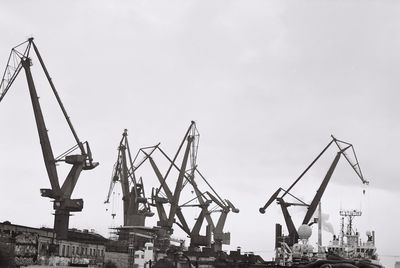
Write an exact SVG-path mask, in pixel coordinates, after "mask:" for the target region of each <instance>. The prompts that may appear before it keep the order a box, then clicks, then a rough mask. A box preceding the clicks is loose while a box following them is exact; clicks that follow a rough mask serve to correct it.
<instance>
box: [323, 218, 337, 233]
mask: <svg viewBox="0 0 400 268" xmlns="http://www.w3.org/2000/svg"><path fill="white" fill-rule="evenodd" d="M321 223H322V229H323V230H324V231H327V232H329V233H331V234H333V235H334V234H335V230H334V229H333V225H332V223H330V222H329V214H327V213H321Z"/></svg>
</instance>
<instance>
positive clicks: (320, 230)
mask: <svg viewBox="0 0 400 268" xmlns="http://www.w3.org/2000/svg"><path fill="white" fill-rule="evenodd" d="M318 252H319V253H321V252H322V212H321V202H319V205H318Z"/></svg>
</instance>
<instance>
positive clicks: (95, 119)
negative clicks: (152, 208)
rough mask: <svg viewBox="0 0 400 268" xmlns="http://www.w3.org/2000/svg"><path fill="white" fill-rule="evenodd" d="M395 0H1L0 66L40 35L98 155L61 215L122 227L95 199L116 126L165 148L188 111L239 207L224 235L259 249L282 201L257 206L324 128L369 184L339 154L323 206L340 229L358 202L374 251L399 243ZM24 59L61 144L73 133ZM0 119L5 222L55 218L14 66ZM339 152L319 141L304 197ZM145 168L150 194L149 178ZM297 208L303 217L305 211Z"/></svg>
mask: <svg viewBox="0 0 400 268" xmlns="http://www.w3.org/2000/svg"><path fill="white" fill-rule="evenodd" d="M399 12H400V3H399V2H398V1H383V0H379V1H370V0H366V1H355V0H349V1H340V0H336V1H334V0H324V1H321V0H318V1H302V0H300V1H98V0H96V1H57V3H56V2H54V1H1V3H0V32H1V33H2V34H1V41H0V66H1V69H3V68H5V65H6V61H7V57H8V55H9V52H10V49H11V48H12V47H13V46H15V45H16V44H18V43H20V42H22V41H24V40H25V39H26V38H28V37H31V36H33V37H35V42H36V44H37V46H38V48H39V50H40V51H41V53H42V57H43V58H44V60H45V62H46V64H47V67H48V69H49V71H50V74H51V76H52V78H53V81H54V83H55V84H56V87H57V89H58V92H59V94H60V96H61V98H62V100H63V102H64V105H65V106H66V108H67V111H68V113H69V115H70V117H71V119H72V122H73V124H74V126H75V128H76V130H77V132H78V135H79V136H80V138H81V139H82V140H88V141H89V142H90V145H91V148H92V151H93V155H94V158H95V160H96V161H99V162H100V166H99V167H98V168H96V169H95V170H93V171H87V172H84V173H82V175H81V177H80V180H79V182H78V185H77V187H76V190H75V192H74V195H73V196H74V197H76V198H84V201H85V207H84V210H83V212H81V213H76V215H75V216H74V217H72V218H71V222H70V227H78V228H89V229H91V228H94V229H96V230H97V231H99V232H100V233H102V234H104V235H107V228H108V227H109V226H110V225H111V224H119V223H116V222H115V221H114V223H113V222H112V220H111V217H110V213H109V211H106V207H105V206H104V205H103V201H104V200H105V196H106V193H107V191H108V185H109V181H110V176H111V170H112V166H113V164H114V161H115V159H116V153H117V151H116V149H117V145H118V142H119V140H120V137H121V134H122V131H123V129H124V128H127V129H128V130H129V138H130V144H131V146H132V147H133V148H132V149H137V148H139V147H141V146H147V145H153V144H156V143H158V142H161V144H162V146H163V147H164V148H165V149H166V151H167V152H169V153H170V154H173V153H174V150H175V149H176V147H177V146H178V144H179V142H180V140H181V138H182V136H183V134H184V132H185V130H186V128H187V127H188V126H189V124H190V120H195V121H196V122H197V126H198V129H199V131H200V134H201V140H200V148H199V158H198V164H199V167H200V168H201V170H202V172H203V173H205V174H206V176H207V178H209V180H210V181H211V183H212V184H213V185H214V186H215V188H216V189H217V190H218V192H219V193H220V194H221V195H222V196H223V197H225V198H228V199H230V200H231V201H232V202H233V203H234V204H235V205H236V206H238V207H239V208H240V209H241V212H240V213H239V214H235V215H229V217H228V221H227V224H226V229H227V230H229V231H231V233H232V247H233V248H235V247H236V246H242V247H243V249H244V250H245V251H256V252H257V253H260V254H262V255H264V256H268V258H269V254H270V252H268V251H271V250H273V239H272V238H273V233H274V224H275V222H282V223H283V219H282V216H281V213H280V211H279V208H278V206H276V205H272V206H271V207H270V208H269V209H268V210H267V213H266V214H264V215H261V214H259V213H258V208H259V207H260V206H262V205H263V204H264V203H265V202H266V200H267V199H268V198H269V196H270V195H271V194H272V193H273V192H274V191H275V189H276V188H278V187H288V186H289V185H290V184H291V183H292V182H293V181H294V179H295V178H296V177H297V176H298V175H299V174H300V173H301V172H302V171H303V170H304V169H305V168H306V166H307V165H308V164H309V163H310V162H311V161H312V160H313V158H314V157H315V156H316V155H317V154H318V153H319V152H320V151H321V150H322V149H323V147H324V146H325V145H326V144H327V143H328V142H329V141H330V135H331V134H334V135H335V136H336V137H337V138H339V139H342V140H345V141H348V142H351V143H353V145H354V146H355V150H356V152H357V156H358V158H359V160H360V164H361V168H362V170H363V173H364V175H365V177H366V178H367V179H368V180H370V186H369V187H368V188H366V194H365V195H363V194H362V190H363V189H364V188H363V186H362V185H361V182H360V181H359V179H358V178H357V177H356V175H355V173H354V172H353V171H352V170H351V168H350V166H349V165H348V163H347V162H345V161H343V159H342V160H341V162H340V163H339V165H338V169H337V172H336V173H335V174H334V175H333V177H332V182H331V184H330V185H329V186H328V189H327V191H326V194H325V195H324V197H323V200H322V202H323V206H324V211H325V212H326V213H327V214H329V215H330V221H331V223H332V224H333V225H334V227H335V231H336V232H337V231H338V228H339V215H338V213H339V210H340V209H341V208H348V209H353V208H356V209H360V208H361V209H362V210H363V213H364V216H363V217H362V218H360V219H357V223H358V224H359V229H360V232H361V233H362V235H364V233H365V231H366V230H369V229H374V230H376V239H377V244H378V251H379V253H381V255H400V252H399V250H398V246H397V243H398V240H399V239H400V235H399V234H398V232H397V231H395V230H396V229H397V223H398V221H399V220H400V210H399V209H398V207H397V205H398V204H399V203H400V197H399V194H400V180H399V177H398V174H399V171H400V167H399V165H398V164H397V163H398V155H399V149H400V140H399V139H398V137H399V135H400V126H399V123H398V116H399V112H400V106H399V105H398V101H399V97H400V93H399V86H400V75H398V71H399V70H400V68H399V67H400V66H399V65H400V61H399V60H400V16H399ZM33 64H34V66H33V67H32V68H33V72H34V79H35V83H36V85H37V88H38V91H39V95H40V98H41V99H40V100H41V104H42V106H43V111H44V115H45V119H46V122H47V127H48V129H49V135H50V138H51V141H52V145H53V147H54V148H53V149H54V151H55V155H58V154H60V153H61V152H63V151H64V150H65V149H67V148H69V147H70V146H72V145H73V140H72V138H71V135H70V133H68V130H67V128H66V125H65V122H64V121H63V120H62V116H61V114H60V112H59V110H58V108H57V106H56V105H55V102H54V98H53V96H52V93H51V91H50V89H49V87H48V86H47V84H46V82H45V80H44V77H43V73H42V72H41V70H40V69H39V64H38V62H37V60H35V59H33ZM0 125H1V126H2V127H1V134H0V135H1V136H0V151H1V154H0V169H1V171H2V172H1V174H2V175H1V187H0V191H1V192H0V194H1V196H2V200H3V202H1V205H0V211H1V213H0V221H5V220H10V221H11V222H13V223H16V224H21V225H29V226H42V225H46V226H52V224H53V216H52V215H51V213H52V209H51V207H52V206H51V203H50V202H49V199H45V198H42V197H40V194H39V189H40V188H47V187H49V186H50V184H49V181H48V179H47V175H46V172H45V167H44V164H43V160H42V155H41V151H40V144H39V139H38V136H37V131H36V126H35V122H34V117H33V113H32V108H31V104H30V99H29V94H28V89H27V85H26V81H25V77H24V75H23V74H22V73H21V75H20V77H19V78H18V79H17V81H16V82H15V84H14V85H13V87H12V88H11V90H10V91H9V93H8V94H7V96H6V98H5V99H4V100H3V101H2V103H1V104H0ZM334 155H335V150H333V149H332V150H331V151H328V152H327V154H326V156H325V158H324V159H323V160H322V161H321V163H319V164H318V165H317V166H316V167H315V169H313V170H312V171H311V172H310V174H309V176H308V177H306V178H305V180H304V182H303V183H302V184H301V185H299V187H297V188H295V189H294V190H295V191H296V194H298V195H299V196H301V197H302V198H304V199H305V200H310V199H311V198H312V196H313V195H314V193H315V190H316V188H317V187H318V183H319V182H320V181H321V180H322V177H323V176H324V174H325V172H326V171H327V169H328V167H329V164H330V162H331V161H332V160H333V158H334ZM149 174H151V173H149ZM144 180H145V184H146V187H147V191H149V190H150V188H151V187H152V186H154V185H153V181H154V178H144ZM146 180H147V181H146ZM293 214H294V220H295V221H296V223H299V222H300V221H301V215H302V212H301V211H294V212H293ZM297 214H298V215H297ZM296 216H298V218H296ZM244 226H246V227H245V228H244ZM324 235H325V238H324V240H326V241H328V240H329V238H330V235H329V234H328V233H327V234H324ZM261 238H262V239H261ZM393 263H394V258H392V259H390V262H389V264H390V265H392V264H393Z"/></svg>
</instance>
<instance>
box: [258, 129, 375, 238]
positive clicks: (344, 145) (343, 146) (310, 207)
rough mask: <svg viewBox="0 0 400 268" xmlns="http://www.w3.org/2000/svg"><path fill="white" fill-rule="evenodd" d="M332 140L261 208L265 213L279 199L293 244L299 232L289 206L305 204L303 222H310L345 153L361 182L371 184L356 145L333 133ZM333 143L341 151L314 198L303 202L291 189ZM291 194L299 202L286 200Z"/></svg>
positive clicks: (261, 211)
mask: <svg viewBox="0 0 400 268" xmlns="http://www.w3.org/2000/svg"><path fill="white" fill-rule="evenodd" d="M331 137H332V140H331V141H330V142H329V143H328V145H327V146H326V147H325V148H324V149H323V150H322V151H321V153H320V154H319V155H318V156H317V157H316V158H315V159H314V160H313V161H312V162H311V164H310V165H309V166H308V167H307V168H306V169H305V170H304V171H303V172H302V173H301V174H300V176H299V177H298V178H297V179H296V180H295V181H294V182H293V183H292V185H290V187H289V188H288V189H287V190H284V189H283V188H279V189H278V190H277V191H276V192H275V193H274V194H273V195H272V196H271V197H270V199H269V200H268V201H267V203H266V204H265V205H264V206H263V207H261V208H260V209H259V211H260V213H262V214H264V213H265V210H266V209H267V208H268V207H269V206H270V205H271V204H272V202H273V201H275V200H276V201H277V203H278V204H279V205H280V206H281V210H282V213H283V216H284V218H285V222H286V226H287V229H288V232H289V236H288V241H287V243H288V244H289V245H293V244H294V243H297V241H298V238H299V236H298V233H297V229H296V227H295V225H294V223H293V221H292V218H291V216H290V213H289V211H288V209H287V208H288V207H289V206H305V207H307V212H306V215H305V216H304V219H303V222H302V224H309V223H310V220H311V218H312V216H313V215H314V212H315V210H316V209H317V207H318V203H319V202H320V200H321V198H322V195H323V194H324V192H325V189H326V187H327V186H328V183H329V181H330V179H331V177H332V174H333V172H334V171H335V168H336V166H337V164H338V162H339V159H340V157H341V156H342V155H343V156H344V157H345V159H346V160H347V162H348V163H349V164H350V166H351V167H352V169H353V170H354V171H355V173H356V174H357V176H358V177H359V179H360V180H361V182H362V183H363V184H369V182H368V181H367V180H365V179H364V176H363V174H362V172H361V168H360V164H359V162H358V159H357V155H356V153H355V151H354V147H353V145H352V144H350V143H348V142H344V141H341V140H338V139H336V138H335V137H334V136H333V135H332V136H331ZM332 144H336V146H337V147H338V149H339V151H338V152H337V154H336V157H335V158H334V160H333V162H332V164H331V166H330V167H329V169H328V172H327V173H326V175H325V177H324V179H323V181H322V183H321V185H320V187H319V188H318V190H317V193H316V194H315V196H314V198H313V200H312V201H311V203H310V204H306V203H305V202H303V201H302V200H300V199H299V198H297V197H295V196H294V195H292V194H291V193H290V190H291V189H292V188H293V187H294V186H295V185H296V184H297V183H298V182H299V181H300V180H301V178H302V177H303V176H304V175H305V174H306V173H307V171H308V170H309V169H310V168H311V167H312V166H313V165H314V164H315V163H316V162H317V161H318V159H319V158H320V157H321V156H322V155H323V154H324V153H325V152H326V150H327V149H328V148H329V147H330V146H331V145H332ZM348 150H350V151H351V152H352V154H353V158H354V160H352V158H350V157H349V156H348V155H347V153H346V151H348ZM281 192H283V194H282V195H281V196H279V194H280V193H281ZM287 194H288V195H290V196H292V197H293V198H294V199H295V200H296V201H298V203H287V202H285V201H284V199H283V198H284V197H285V196H286V195H287Z"/></svg>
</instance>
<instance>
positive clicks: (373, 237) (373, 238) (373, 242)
mask: <svg viewBox="0 0 400 268" xmlns="http://www.w3.org/2000/svg"><path fill="white" fill-rule="evenodd" d="M372 245H373V246H375V231H372Z"/></svg>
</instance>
